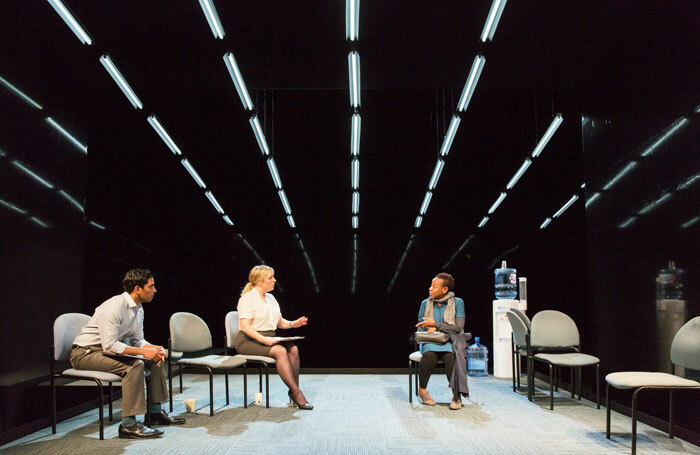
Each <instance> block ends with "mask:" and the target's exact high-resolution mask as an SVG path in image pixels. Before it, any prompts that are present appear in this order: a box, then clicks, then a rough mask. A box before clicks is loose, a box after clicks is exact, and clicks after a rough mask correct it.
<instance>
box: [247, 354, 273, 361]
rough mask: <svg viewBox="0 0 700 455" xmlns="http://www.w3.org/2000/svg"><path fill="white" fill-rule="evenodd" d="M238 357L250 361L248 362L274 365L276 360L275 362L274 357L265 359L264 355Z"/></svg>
mask: <svg viewBox="0 0 700 455" xmlns="http://www.w3.org/2000/svg"><path fill="white" fill-rule="evenodd" d="M238 355H239V356H241V357H243V358H244V359H246V360H248V361H250V362H265V363H276V362H277V360H275V358H274V357H266V356H264V355H245V354H238Z"/></svg>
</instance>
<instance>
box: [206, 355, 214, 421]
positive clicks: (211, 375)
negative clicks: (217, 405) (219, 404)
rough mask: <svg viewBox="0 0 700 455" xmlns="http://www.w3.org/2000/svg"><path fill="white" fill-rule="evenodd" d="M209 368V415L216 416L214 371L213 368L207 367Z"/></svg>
mask: <svg viewBox="0 0 700 455" xmlns="http://www.w3.org/2000/svg"><path fill="white" fill-rule="evenodd" d="M207 370H209V415H210V416H212V417H213V416H214V372H213V371H211V368H209V367H207Z"/></svg>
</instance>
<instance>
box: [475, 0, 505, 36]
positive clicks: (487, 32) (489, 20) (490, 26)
mask: <svg viewBox="0 0 700 455" xmlns="http://www.w3.org/2000/svg"><path fill="white" fill-rule="evenodd" d="M506 2H507V0H493V3H491V9H490V10H489V14H488V16H486V22H485V23H484V29H483V30H482V32H481V41H482V42H484V43H485V42H486V40H487V39H488V40H489V41H493V36H494V35H495V34H496V27H498V22H499V21H500V20H501V15H502V14H503V9H504V8H505V7H506Z"/></svg>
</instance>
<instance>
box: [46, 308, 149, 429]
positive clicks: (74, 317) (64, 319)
mask: <svg viewBox="0 0 700 455" xmlns="http://www.w3.org/2000/svg"><path fill="white" fill-rule="evenodd" d="M88 321H90V316H88V315H87V314H82V313H65V314H62V315H60V316H59V317H57V318H56V320H55V321H54V323H53V345H52V346H51V358H50V365H51V366H50V369H51V432H52V433H53V434H56V423H57V417H56V387H57V384H56V379H59V378H68V379H76V380H81V379H87V380H90V381H93V382H94V383H95V385H96V386H97V397H98V401H97V403H98V405H97V407H98V409H99V415H100V439H104V413H103V409H102V408H103V406H104V389H103V386H104V384H107V385H108V386H109V422H110V423H111V422H112V421H113V415H112V414H113V413H112V408H113V401H114V383H115V382H118V383H121V380H122V378H121V376H118V375H116V374H112V373H106V372H104V371H96V370H78V369H75V368H68V369H67V370H63V371H62V372H61V373H56V362H68V361H69V360H70V353H71V350H72V349H73V341H74V340H75V337H77V336H78V334H79V333H80V331H81V330H82V329H83V327H85V325H87V323H88ZM149 373H150V372H149V371H148V370H146V371H145V374H146V391H147V393H146V400H147V404H150V402H151V399H150V396H151V395H150V387H149V386H150V381H149V377H148V375H149Z"/></svg>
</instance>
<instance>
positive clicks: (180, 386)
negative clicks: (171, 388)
mask: <svg viewBox="0 0 700 455" xmlns="http://www.w3.org/2000/svg"><path fill="white" fill-rule="evenodd" d="M180 393H182V365H180Z"/></svg>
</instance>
